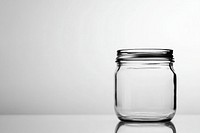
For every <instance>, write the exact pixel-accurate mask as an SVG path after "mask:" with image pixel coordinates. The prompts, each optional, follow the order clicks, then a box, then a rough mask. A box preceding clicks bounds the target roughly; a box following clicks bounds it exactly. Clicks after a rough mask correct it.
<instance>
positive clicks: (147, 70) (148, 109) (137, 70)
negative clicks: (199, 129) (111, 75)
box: [115, 49, 176, 121]
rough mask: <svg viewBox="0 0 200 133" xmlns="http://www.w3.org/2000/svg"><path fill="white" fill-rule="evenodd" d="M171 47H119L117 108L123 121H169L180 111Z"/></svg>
mask: <svg viewBox="0 0 200 133" xmlns="http://www.w3.org/2000/svg"><path fill="white" fill-rule="evenodd" d="M173 62H174V59H173V50H171V49H122V50H118V51H117V59H116V63H117V70H116V72H115V112H116V114H117V116H118V118H119V119H120V120H123V121H169V120H171V119H172V118H173V116H174V115H175V111H176V74H175V72H174V69H173Z"/></svg>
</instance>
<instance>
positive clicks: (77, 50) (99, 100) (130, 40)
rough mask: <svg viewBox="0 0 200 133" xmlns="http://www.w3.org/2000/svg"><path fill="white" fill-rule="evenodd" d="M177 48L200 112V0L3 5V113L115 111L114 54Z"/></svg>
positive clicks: (186, 103)
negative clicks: (126, 50)
mask: <svg viewBox="0 0 200 133" xmlns="http://www.w3.org/2000/svg"><path fill="white" fill-rule="evenodd" d="M140 47H142V48H143V47H153V48H171V49H174V56H175V59H176V62H175V70H176V73H177V75H178V113H180V114H181V113H194V114H196V113H200V106H199V101H200V69H199V68H200V52H199V51H200V1H199V0H123V1H122V0H0V114H102V113H104V114H111V113H114V110H113V104H114V71H115V68H116V65H115V57H116V50H117V49H121V48H140Z"/></svg>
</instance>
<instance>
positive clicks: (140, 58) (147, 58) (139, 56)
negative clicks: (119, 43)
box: [116, 49, 174, 64]
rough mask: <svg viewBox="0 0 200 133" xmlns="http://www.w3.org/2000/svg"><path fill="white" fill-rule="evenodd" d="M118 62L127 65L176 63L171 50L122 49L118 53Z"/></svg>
mask: <svg viewBox="0 0 200 133" xmlns="http://www.w3.org/2000/svg"><path fill="white" fill-rule="evenodd" d="M116 62H117V63H118V64H125V63H129V64H130V63H136V62H137V63H142V62H146V63H147V64H148V63H149V64H151V62H153V63H170V62H171V63H172V62H174V58H173V50H171V49H122V50H118V51H117V58H116Z"/></svg>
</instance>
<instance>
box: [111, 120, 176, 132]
mask: <svg viewBox="0 0 200 133" xmlns="http://www.w3.org/2000/svg"><path fill="white" fill-rule="evenodd" d="M115 133H176V128H175V126H174V124H173V123H172V122H162V123H161V122H160V123H129V122H122V121H121V122H119V123H118V124H117V126H116V129H115Z"/></svg>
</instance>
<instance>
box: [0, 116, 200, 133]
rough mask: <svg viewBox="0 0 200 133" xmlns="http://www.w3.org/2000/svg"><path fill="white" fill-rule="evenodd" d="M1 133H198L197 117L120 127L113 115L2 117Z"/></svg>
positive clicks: (199, 129)
mask: <svg viewBox="0 0 200 133" xmlns="http://www.w3.org/2000/svg"><path fill="white" fill-rule="evenodd" d="M0 132H1V133H199V132H200V115H176V116H175V117H174V119H173V120H172V121H171V123H140V124H138V123H131V124H130V123H120V121H119V120H118V119H117V118H116V116H115V115H1V116H0Z"/></svg>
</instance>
